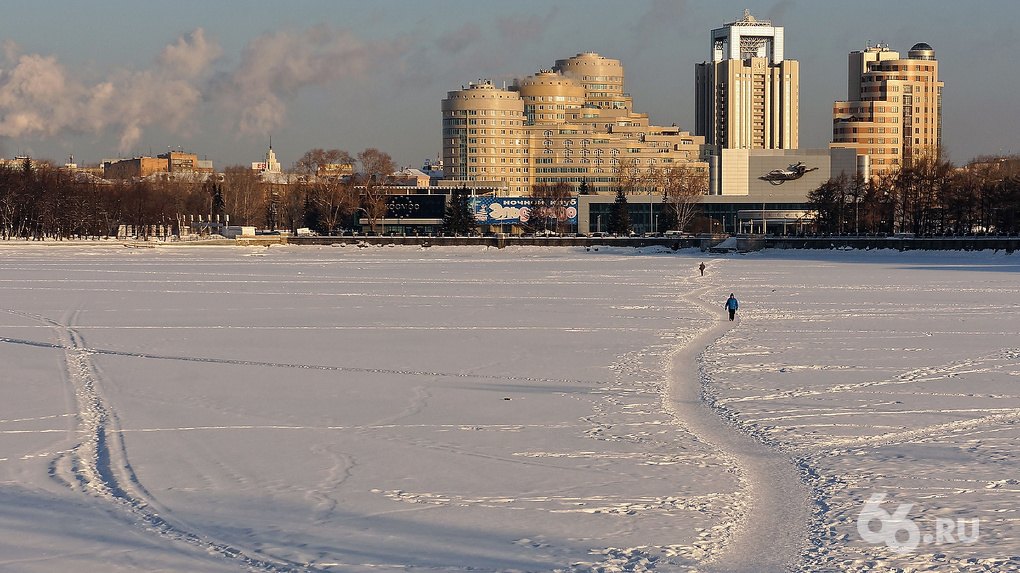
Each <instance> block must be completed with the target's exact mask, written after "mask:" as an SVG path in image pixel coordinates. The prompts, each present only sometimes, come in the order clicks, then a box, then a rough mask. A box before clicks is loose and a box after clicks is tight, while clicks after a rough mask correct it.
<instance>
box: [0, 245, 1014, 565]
mask: <svg viewBox="0 0 1020 573" xmlns="http://www.w3.org/2000/svg"><path fill="white" fill-rule="evenodd" d="M705 256H706V255H702V254H701V253H697V252H694V251H681V252H679V253H673V252H669V251H663V252H659V251H658V250H631V249H615V248H614V249H607V248H602V249H601V250H599V251H594V250H593V251H585V250H584V249H567V248H555V249H542V248H518V249H504V250H495V249H484V248H473V247H465V248H435V247H433V248H428V249H420V248H411V247H393V248H387V247H375V248H367V249H358V248H355V247H273V248H264V247H260V248H242V247H237V248H224V247H168V246H161V247H158V248H154V249H134V248H124V247H122V246H116V247H113V246H98V245H88V246H78V245H49V244H48V245H45V246H42V245H25V244H3V245H0V284H2V285H3V292H4V295H3V303H2V304H0V310H2V313H0V360H2V364H3V370H2V372H0V391H2V396H3V400H2V401H0V569H3V570H5V571H8V570H9V571H66V570H72V569H76V570H82V571H100V570H102V571H136V570H160V571H245V570H254V571H395V570H401V571H407V570H422V571H426V570H429V571H466V570H469V569H473V570H481V571H486V570H488V571H554V570H561V571H588V570H609V571H611V570H628V571H643V570H662V571H685V570H687V571H695V570H697V571H744V570H748V567H756V568H758V569H757V570H764V571H771V570H775V571H782V570H806V571H830V570H855V569H857V570H861V571H864V570H869V569H872V568H875V567H879V566H882V565H888V566H889V567H894V566H895V567H901V568H906V567H914V568H915V569H918V570H925V569H926V568H927V569H928V570H939V569H941V568H943V567H950V566H952V567H957V568H959V569H961V570H974V571H981V570H989V571H998V570H1020V558H1017V557H1016V556H1018V555H1020V541H1018V540H1017V537H1016V535H1017V527H1018V524H1017V519H1018V516H1017V511H1018V510H1020V502H1018V501H1017V495H1016V494H1017V493H1018V492H1020V485H1018V483H1017V481H1016V476H1017V475H1018V474H1020V472H1018V471H1017V469H1018V468H1017V467H1016V466H1017V460H1016V457H1015V453H1014V450H1015V444H1016V439H1017V431H1018V429H1017V424H1016V421H1017V419H1018V418H1020V391H1018V389H1017V386H1016V385H1017V381H1018V376H1020V365H1018V360H1017V359H1018V357H1020V335H1018V334H1017V324H1020V321H1018V314H1020V298H1018V296H1017V295H1018V293H1020V283H1018V280H1017V278H1018V276H1020V275H1018V270H1020V259H1016V258H1015V257H1014V256H1007V255H1003V254H993V253H933V254H925V253H895V252H878V253H848V252H825V253H810V252H808V253H804V252H798V253H776V252H771V253H769V252H766V253H758V254H754V255H747V256H735V255H731V256H727V257H720V258H714V259H710V258H702V257H705ZM702 260H704V261H705V262H706V263H707V265H708V269H707V272H706V276H705V277H700V276H697V275H698V273H697V266H698V263H699V262H701V261H702ZM730 292H734V293H736V295H737V297H738V299H739V300H740V301H741V308H740V310H739V311H738V313H737V316H738V320H737V321H736V322H733V323H730V322H728V321H726V320H725V318H724V316H723V315H724V311H723V309H722V303H723V301H724V300H725V299H726V296H727V295H728V294H729V293H730ZM872 494H886V497H885V498H884V501H883V502H882V507H883V508H884V509H885V510H887V511H888V513H890V514H891V513H893V512H894V510H895V509H896V508H897V507H898V506H900V504H912V505H911V508H910V510H909V514H908V517H909V519H910V523H914V524H916V526H917V528H918V531H919V541H918V543H917V544H916V546H915V547H913V548H911V549H910V550H909V551H904V552H900V553H897V552H895V551H893V548H891V547H889V546H887V544H884V543H877V542H874V540H872V541H871V542H869V541H868V540H866V539H863V538H862V534H861V533H860V531H859V530H858V521H859V520H858V518H859V516H860V514H861V511H862V509H863V508H864V505H865V503H866V502H867V501H868V500H869V497H870V496H871V495H872ZM950 519H951V520H953V521H952V523H953V524H954V526H953V527H954V529H953V530H952V531H948V530H947V525H946V524H947V522H949V520H950ZM975 519H978V520H980V532H979V535H976V536H975V535H971V532H970V530H968V529H966V528H964V527H962V525H963V524H964V522H968V523H972V522H973V521H974V520H975ZM957 523H959V524H960V525H961V527H960V528H958V529H955V527H956V524H957ZM872 525H874V524H872ZM939 528H941V529H939ZM871 529H872V530H874V529H875V527H874V526H872V527H871ZM926 536H930V537H932V540H926ZM936 536H937V538H938V541H941V542H942V543H940V544H936V543H935V537H936ZM872 537H873V536H872ZM1011 558H1013V560H1012V561H1010V559H1011Z"/></svg>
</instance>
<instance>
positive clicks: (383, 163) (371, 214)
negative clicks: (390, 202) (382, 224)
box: [358, 148, 397, 231]
mask: <svg viewBox="0 0 1020 573" xmlns="http://www.w3.org/2000/svg"><path fill="white" fill-rule="evenodd" d="M358 162H359V163H361V174H360V176H359V177H358V182H359V183H360V184H361V186H362V191H361V208H362V209H364V210H365V217H367V218H368V224H369V226H371V227H372V230H373V231H375V228H376V224H377V223H378V221H379V219H381V218H383V217H385V216H386V189H385V185H386V184H387V183H390V182H391V181H392V179H393V172H394V171H395V170H396V168H397V164H396V163H394V162H393V158H391V157H390V156H389V154H388V153H384V152H382V151H379V150H378V149H373V148H369V149H366V150H364V151H362V152H361V153H359V154H358Z"/></svg>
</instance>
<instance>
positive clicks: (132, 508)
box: [8, 310, 318, 573]
mask: <svg viewBox="0 0 1020 573" xmlns="http://www.w3.org/2000/svg"><path fill="white" fill-rule="evenodd" d="M8 312H11V311H8ZM13 314H18V315H20V316H25V317H29V318H32V319H34V320H36V321H38V322H40V323H42V324H45V325H47V326H49V327H51V328H52V329H53V331H54V332H55V334H56V336H57V338H58V340H59V344H56V345H52V347H54V348H60V349H62V350H63V351H64V358H65V364H66V369H67V370H66V374H67V380H68V383H69V384H70V385H71V387H72V389H73V393H74V406H75V408H76V412H74V416H75V419H76V430H75V435H74V438H73V442H72V445H71V447H70V448H69V449H68V450H66V451H63V452H60V453H59V454H58V455H57V456H56V457H55V458H54V459H53V460H52V461H51V463H50V467H49V475H50V477H51V478H52V479H54V480H55V481H57V482H58V483H60V484H62V485H64V486H65V487H68V488H70V489H72V490H75V491H77V492H79V493H82V494H85V495H88V496H91V497H92V498H94V499H96V500H98V501H99V503H100V505H102V506H103V507H104V508H105V509H106V510H107V511H108V512H109V513H110V515H112V516H114V517H116V518H118V519H120V520H121V521H123V522H125V523H127V524H128V525H129V527H131V528H133V529H135V530H136V531H139V532H141V533H145V534H147V535H149V536H152V537H155V538H161V539H164V540H167V541H170V542H171V543H175V544H179V545H182V546H184V547H188V548H190V549H191V550H193V551H195V553H196V555H201V554H205V555H207V556H211V557H213V558H218V559H223V560H226V561H230V562H234V563H237V564H238V565H239V566H241V567H243V568H245V569H247V570H249V571H257V572H261V571H268V572H273V573H297V572H315V571H318V569H316V568H314V567H310V566H308V565H307V564H303V563H296V562H293V561H290V560H287V559H281V558H278V557H274V556H270V555H267V554H264V553H260V552H258V551H254V550H251V549H248V548H244V547H241V546H238V545H235V544H233V543H232V542H229V541H224V540H220V539H217V538H215V537H214V536H212V535H209V534H207V533H205V532H202V531H200V530H199V529H198V528H195V527H193V526H190V525H189V524H186V523H183V522H181V521H178V520H176V519H174V518H173V517H171V516H170V515H169V513H170V512H169V511H168V510H167V509H166V508H164V507H162V506H161V505H160V504H159V503H158V502H157V501H156V500H155V498H154V497H153V496H152V495H151V494H150V493H149V492H148V491H147V490H146V489H145V487H144V485H143V484H142V483H141V482H140V481H139V480H138V477H137V476H136V474H135V471H134V468H132V467H131V464H130V462H129V460H128V456H127V448H126V446H125V444H124V440H123V436H122V432H121V430H120V422H119V420H118V418H117V415H116V412H115V411H114V410H113V409H112V408H111V407H110V406H109V405H108V401H107V400H106V399H105V398H104V396H103V393H102V389H101V386H102V381H103V379H102V376H101V374H100V372H99V370H98V369H97V368H96V367H95V365H93V364H92V361H91V359H90V356H91V355H92V354H93V353H92V352H90V351H89V349H88V347H87V346H86V344H85V341H84V339H83V338H82V336H81V334H80V333H78V331H77V330H76V329H75V328H74V326H73V325H74V323H75V321H76V319H77V316H78V314H79V312H78V311H75V310H69V311H67V313H66V314H65V316H64V317H62V319H61V320H59V321H58V320H53V319H51V318H48V317H45V316H40V315H34V314H28V313H22V312H13ZM40 346H45V345H40Z"/></svg>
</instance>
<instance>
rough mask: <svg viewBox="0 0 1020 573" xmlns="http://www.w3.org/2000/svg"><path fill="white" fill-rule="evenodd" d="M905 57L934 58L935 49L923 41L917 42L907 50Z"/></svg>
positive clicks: (914, 58)
mask: <svg viewBox="0 0 1020 573" xmlns="http://www.w3.org/2000/svg"><path fill="white" fill-rule="evenodd" d="M907 57H908V58H910V59H912V60H934V59H935V49H934V48H932V47H931V46H929V45H928V44H926V43H924V42H918V43H916V44H914V47H912V48H910V51H909V52H907Z"/></svg>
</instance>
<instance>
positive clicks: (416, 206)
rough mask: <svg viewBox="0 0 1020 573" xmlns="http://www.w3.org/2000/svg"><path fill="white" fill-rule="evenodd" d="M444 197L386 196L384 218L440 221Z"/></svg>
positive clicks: (444, 209) (444, 208)
mask: <svg viewBox="0 0 1020 573" xmlns="http://www.w3.org/2000/svg"><path fill="white" fill-rule="evenodd" d="M445 211H446V196H445V195H387V196H386V216H387V217H392V218H402V219H442V218H443V213H444V212H445Z"/></svg>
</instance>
